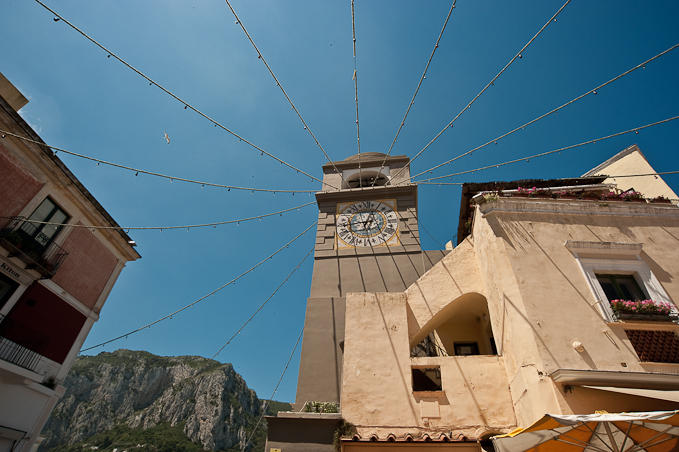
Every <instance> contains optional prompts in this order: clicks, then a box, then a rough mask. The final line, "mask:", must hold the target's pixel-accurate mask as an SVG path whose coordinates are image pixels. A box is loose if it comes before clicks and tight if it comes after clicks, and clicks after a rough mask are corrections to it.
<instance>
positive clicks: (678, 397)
mask: <svg viewBox="0 0 679 452" xmlns="http://www.w3.org/2000/svg"><path fill="white" fill-rule="evenodd" d="M582 387H583V388H590V389H598V390H600V391H610V392H617V393H619V394H629V395H634V396H639V397H648V398H651V399H658V400H668V401H670V402H677V403H679V391H663V390H659V389H637V388H617V387H615V386H584V385H583V386H582Z"/></svg>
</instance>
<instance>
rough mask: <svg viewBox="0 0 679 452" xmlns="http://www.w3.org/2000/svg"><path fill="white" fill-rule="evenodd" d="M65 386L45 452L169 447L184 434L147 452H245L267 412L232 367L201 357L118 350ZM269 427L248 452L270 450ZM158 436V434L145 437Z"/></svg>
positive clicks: (89, 363)
mask: <svg viewBox="0 0 679 452" xmlns="http://www.w3.org/2000/svg"><path fill="white" fill-rule="evenodd" d="M64 386H66V388H67V389H66V393H65V394H64V396H63V397H62V399H61V400H60V401H59V403H58V404H57V406H56V407H55V409H54V411H53V412H52V416H51V417H50V419H49V420H48V422H47V424H46V425H45V428H44V429H43V432H42V434H43V436H45V441H44V442H43V443H42V446H41V447H40V449H39V450H40V451H41V452H43V451H47V450H64V451H65V450H71V449H72V447H68V446H69V445H71V446H75V447H76V449H78V448H79V450H83V449H82V447H83V445H85V443H88V442H89V443H91V444H92V445H89V447H87V449H88V450H90V449H92V448H93V447H99V449H100V450H103V449H107V450H113V448H117V449H118V451H120V452H122V451H123V450H124V449H126V446H128V445H130V444H132V443H134V442H135V441H142V440H140V439H139V438H145V439H144V441H147V442H149V441H150V442H151V443H153V442H154V441H155V442H157V443H163V442H164V441H165V440H166V439H167V438H169V437H176V436H177V435H178V436H179V438H178V439H177V438H176V439H174V440H173V441H174V442H175V444H174V446H168V445H167V444H147V450H165V449H169V450H173V449H175V450H176V449H182V450H194V448H196V447H197V448H198V449H201V448H202V449H204V450H215V451H217V450H229V449H234V450H240V449H241V447H242V445H243V444H245V442H246V440H247V438H248V437H249V436H250V435H251V434H252V432H253V429H254V428H255V425H256V423H257V421H258V419H259V417H260V415H261V414H262V409H263V408H264V401H262V400H259V399H258V398H257V396H256V395H255V392H254V391H252V390H250V389H248V387H247V385H246V384H245V381H244V380H243V378H242V377H241V376H240V375H238V374H237V373H236V372H235V371H234V370H233V367H232V366H231V364H221V363H219V362H217V361H213V360H209V359H205V358H201V357H197V356H179V357H162V356H156V355H152V354H150V353H147V352H139V351H130V350H117V351H115V352H113V353H106V352H103V353H100V354H99V355H97V356H86V357H78V359H77V360H76V361H75V363H74V365H73V367H72V368H71V372H70V373H69V376H68V377H67V378H66V381H65V382H64ZM265 429H266V423H265V422H264V421H262V423H261V424H260V426H259V428H258V431H257V432H256V433H255V435H253V441H252V442H253V444H250V445H249V447H248V450H251V449H253V448H254V447H257V448H258V449H262V448H263V438H264V437H265ZM152 431H153V432H156V434H155V436H153V435H151V436H149V434H147V435H146V436H144V435H142V432H152ZM140 435H141V436H140ZM181 436H184V438H181ZM154 438H155V439H154ZM181 442H185V443H186V444H184V445H183V446H180V445H179V443H181ZM260 443H261V444H260ZM187 445H188V446H187ZM114 446H117V447H114ZM134 446H135V447H139V446H137V445H136V444H135V445H134ZM198 446H200V447H198ZM187 447H188V448H187ZM74 450H75V449H74Z"/></svg>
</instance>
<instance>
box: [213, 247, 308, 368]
mask: <svg viewBox="0 0 679 452" xmlns="http://www.w3.org/2000/svg"><path fill="white" fill-rule="evenodd" d="M315 249H316V245H314V246H313V247H312V248H311V249H310V250H309V252H308V253H306V256H304V258H302V260H301V261H300V262H299V264H297V266H296V267H295V268H294V269H293V270H292V271H291V272H290V274H288V276H287V277H286V278H285V279H284V280H283V282H282V283H280V284H279V285H278V287H276V290H274V291H273V293H272V294H271V295H269V298H267V299H266V300H265V301H264V303H262V305H261V306H260V307H259V308H258V309H257V310H256V311H255V313H254V314H252V315H251V316H250V318H249V319H247V320H246V321H245V323H244V324H243V326H241V327H240V328H239V329H238V331H236V332H235V333H233V336H231V337H230V338H229V340H228V341H226V343H225V344H224V345H222V348H220V349H219V350H217V353H215V354H214V355H212V358H210V359H215V358H216V357H217V355H219V353H220V352H221V351H222V350H224V348H225V347H226V346H227V345H229V343H231V341H232V340H233V338H235V337H236V336H238V335H239V334H240V332H241V331H242V330H243V328H245V327H246V326H247V324H248V323H250V321H251V320H252V319H253V318H254V317H255V316H256V315H257V314H258V313H259V311H261V310H262V308H264V306H266V304H267V303H268V302H269V300H271V299H272V298H273V297H274V295H276V292H278V290H279V289H280V288H281V287H283V284H285V283H286V282H288V279H290V277H291V276H292V275H293V273H295V272H296V271H297V270H298V269H299V267H300V266H301V265H302V264H303V263H304V261H305V260H306V258H307V257H309V255H310V254H311V253H313V251H314V250H315Z"/></svg>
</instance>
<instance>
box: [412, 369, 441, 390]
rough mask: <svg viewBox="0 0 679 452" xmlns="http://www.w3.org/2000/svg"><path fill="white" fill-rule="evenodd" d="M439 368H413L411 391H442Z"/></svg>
mask: <svg viewBox="0 0 679 452" xmlns="http://www.w3.org/2000/svg"><path fill="white" fill-rule="evenodd" d="M442 390H443V388H442V386H441V368H440V367H426V368H413V391H442Z"/></svg>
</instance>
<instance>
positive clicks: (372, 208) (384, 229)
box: [335, 201, 398, 247]
mask: <svg viewBox="0 0 679 452" xmlns="http://www.w3.org/2000/svg"><path fill="white" fill-rule="evenodd" d="M335 224H336V231H337V239H338V246H341V244H342V243H343V244H344V245H345V246H355V247H371V246H379V245H382V244H384V243H387V242H388V241H389V240H391V238H392V237H394V235H395V234H396V233H397V232H398V215H397V214H396V212H394V210H393V209H392V208H391V207H390V206H389V205H388V204H386V203H384V202H381V201H360V202H357V203H354V204H351V205H350V206H348V207H346V208H344V209H343V210H342V211H341V212H340V213H339V214H338V215H337V218H336V222H335Z"/></svg>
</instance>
